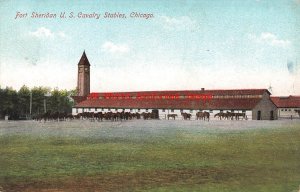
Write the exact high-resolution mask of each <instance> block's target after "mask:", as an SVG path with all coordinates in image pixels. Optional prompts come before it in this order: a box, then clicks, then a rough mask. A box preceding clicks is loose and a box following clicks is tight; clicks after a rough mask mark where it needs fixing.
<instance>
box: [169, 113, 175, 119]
mask: <svg viewBox="0 0 300 192" xmlns="http://www.w3.org/2000/svg"><path fill="white" fill-rule="evenodd" d="M170 117H171V118H173V119H174V120H175V118H176V117H177V114H168V120H169V118H170Z"/></svg>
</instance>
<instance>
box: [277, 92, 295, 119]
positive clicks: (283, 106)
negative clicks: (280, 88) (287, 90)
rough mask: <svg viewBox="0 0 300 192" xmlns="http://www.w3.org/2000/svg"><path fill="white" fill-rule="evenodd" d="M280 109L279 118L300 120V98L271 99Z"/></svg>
mask: <svg viewBox="0 0 300 192" xmlns="http://www.w3.org/2000/svg"><path fill="white" fill-rule="evenodd" d="M271 99H272V101H273V102H274V103H275V105H276V106H277V108H278V117H279V118H291V119H293V118H299V117H300V96H292V95H290V96H287V97H283V96H281V97H271Z"/></svg>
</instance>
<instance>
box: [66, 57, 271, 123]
mask: <svg viewBox="0 0 300 192" xmlns="http://www.w3.org/2000/svg"><path fill="white" fill-rule="evenodd" d="M77 89H78V95H77V96H74V97H73V98H74V99H75V101H76V104H75V106H74V107H73V111H72V113H73V114H77V113H82V112H108V111H112V112H121V111H125V112H127V111H128V112H135V113H136V112H137V113H142V112H155V113H157V116H158V117H159V118H161V119H164V118H166V115H167V114H170V113H172V114H177V115H178V116H179V117H180V115H181V113H182V112H187V113H191V114H192V116H194V117H195V114H196V113H197V112H198V111H207V112H210V113H211V116H213V115H214V114H216V113H218V112H227V111H229V112H239V113H246V115H247V116H248V117H249V118H250V119H253V120H273V119H277V107H276V105H275V104H274V103H273V101H272V100H271V99H270V95H271V94H270V92H269V91H268V90H267V89H232V90H205V89H201V90H183V91H141V92H114V93H108V92H106V93H105V92H101V93H90V64H89V61H88V59H87V56H86V54H85V52H84V53H83V55H82V57H81V59H80V61H79V63H78V82H77Z"/></svg>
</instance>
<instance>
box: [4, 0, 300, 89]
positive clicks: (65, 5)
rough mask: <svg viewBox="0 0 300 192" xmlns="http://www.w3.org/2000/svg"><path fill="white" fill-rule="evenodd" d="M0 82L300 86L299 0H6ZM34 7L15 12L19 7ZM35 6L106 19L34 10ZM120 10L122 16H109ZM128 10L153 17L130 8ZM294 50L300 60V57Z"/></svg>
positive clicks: (127, 86)
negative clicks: (85, 78) (82, 74)
mask: <svg viewBox="0 0 300 192" xmlns="http://www.w3.org/2000/svg"><path fill="white" fill-rule="evenodd" d="M0 5H1V7H0V14H1V16H0V86H1V87H5V86H12V87H14V88H16V89H18V88H19V87H20V86H22V85H23V84H26V85H28V86H30V87H33V86H39V85H43V86H50V87H58V88H66V89H72V88H75V86H76V78H77V75H76V73H77V63H78V61H79V59H80V57H81V54H82V52H83V50H85V51H86V54H87V56H88V58H89V60H90V63H91V90H92V91H99V92H100V91H138V90H176V89H200V88H202V87H205V88H206V89H230V88H268V87H269V86H271V87H272V90H273V94H274V95H289V94H298V95H300V65H299V63H300V48H299V47H300V35H299V34H300V0H243V1H242V0H212V1H204V0H202V1H201V0H195V1H183V0H178V1H176V0H173V1H163V2H162V1H151V0H144V1H143V0H141V1H129V0H124V1H118V0H115V1H91V0H89V1H83V0H82V1H79V0H78V1H72V2H71V1H67V0H65V1H58V0H56V1H43V2H42V1H26V0H25V1H0ZM17 12H21V13H28V16H27V18H23V19H15V17H16V13H17ZM32 12H37V13H48V12H49V13H55V14H57V17H59V14H60V13H61V12H66V14H67V15H68V14H69V13H70V12H73V13H74V15H75V16H77V14H78V13H80V12H82V13H87V14H92V13H94V12H95V13H100V14H101V17H100V19H93V18H89V19H82V18H75V19H59V18H56V19H49V18H48V19H47V18H40V19H36V18H30V16H31V14H32ZM105 12H110V13H115V12H119V13H124V14H126V16H127V18H126V19H104V18H103V14H104V13H105ZM131 12H138V13H149V14H153V15H154V17H153V18H151V19H138V18H130V13H131ZM297 60H298V61H297Z"/></svg>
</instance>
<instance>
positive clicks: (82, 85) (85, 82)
mask: <svg viewBox="0 0 300 192" xmlns="http://www.w3.org/2000/svg"><path fill="white" fill-rule="evenodd" d="M77 78H78V79H77V89H78V90H77V91H78V96H87V95H88V94H90V66H88V65H78V77H77Z"/></svg>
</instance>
